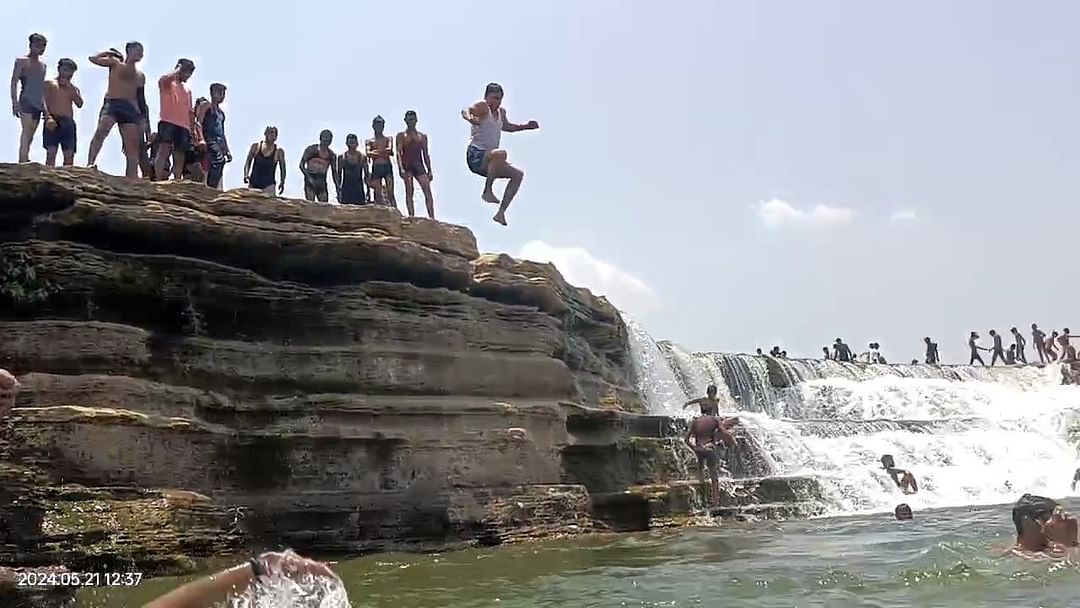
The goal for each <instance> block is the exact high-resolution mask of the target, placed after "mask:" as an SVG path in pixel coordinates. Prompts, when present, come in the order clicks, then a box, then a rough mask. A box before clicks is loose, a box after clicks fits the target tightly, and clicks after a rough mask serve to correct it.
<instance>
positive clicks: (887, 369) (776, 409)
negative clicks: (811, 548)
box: [631, 326, 1080, 514]
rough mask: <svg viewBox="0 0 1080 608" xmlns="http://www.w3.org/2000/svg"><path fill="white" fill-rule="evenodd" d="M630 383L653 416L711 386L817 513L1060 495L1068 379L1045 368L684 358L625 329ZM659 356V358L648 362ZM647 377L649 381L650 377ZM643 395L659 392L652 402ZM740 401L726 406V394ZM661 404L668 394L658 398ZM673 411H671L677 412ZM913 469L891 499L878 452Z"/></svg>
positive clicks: (1075, 398) (1068, 419)
mask: <svg viewBox="0 0 1080 608" xmlns="http://www.w3.org/2000/svg"><path fill="white" fill-rule="evenodd" d="M631 334H633V335H634V336H635V338H634V342H633V343H632V346H633V348H634V349H635V350H637V349H638V348H641V349H643V353H640V354H638V353H636V354H635V357H634V360H635V363H636V362H637V361H639V360H645V361H647V365H645V366H638V367H636V373H637V378H638V384H639V386H640V387H642V389H643V391H642V394H643V397H644V399H645V401H646V403H647V405H648V407H649V408H650V410H651V411H653V412H656V413H664V414H669V415H685V414H684V413H683V412H681V409H680V410H679V411H673V409H672V408H671V407H670V404H672V403H677V402H679V401H680V400H685V399H688V398H691V397H697V396H700V395H703V394H704V388H705V386H706V385H708V384H716V385H717V386H718V387H719V388H720V393H721V396H722V398H725V399H727V400H728V401H727V402H726V403H727V404H728V407H727V409H728V410H733V409H738V410H742V413H741V414H740V418H741V420H742V421H743V425H744V427H745V428H746V429H747V430H748V432H749V435H750V437H751V443H752V444H753V447H754V448H755V449H757V450H759V451H760V452H762V453H761V454H760V457H761V460H762V461H763V462H765V463H766V465H767V468H768V470H769V472H770V473H771V474H774V475H811V476H813V477H815V478H816V479H817V480H818V481H819V482H820V484H821V486H822V488H823V492H824V496H823V498H822V500H824V502H825V504H824V505H823V507H824V509H825V511H826V512H827V513H829V514H847V513H858V512H874V511H884V510H891V509H892V508H893V507H894V506H895V505H896V504H898V503H900V502H907V503H908V504H910V505H911V506H912V507H913V508H915V509H920V508H931V507H948V506H961V505H970V504H994V503H1007V502H1012V501H1014V500H1016V498H1017V497H1018V496H1019V495H1021V494H1023V493H1024V492H1033V493H1040V494H1045V495H1048V496H1055V497H1061V496H1065V495H1068V494H1070V493H1071V490H1070V487H1069V486H1070V482H1071V480H1072V475H1073V471H1074V470H1075V468H1076V466H1077V462H1076V461H1077V454H1076V450H1075V449H1074V448H1073V447H1072V446H1071V445H1070V444H1069V442H1068V441H1067V434H1068V430H1069V428H1070V426H1071V425H1073V424H1074V423H1076V422H1077V421H1078V420H1080V387H1075V386H1062V385H1061V384H1060V378H1061V369H1060V367H1059V366H1057V365H1050V366H1047V367H1045V368H1039V367H1034V366H1025V367H998V368H981V367H978V368H976V367H968V366H940V367H939V366H929V365H870V364H865V363H841V362H837V361H817V360H805V359H772V358H769V357H762V356H755V355H746V354H729V353H717V352H707V353H690V352H687V351H685V350H684V349H682V348H680V347H679V346H678V345H676V344H673V343H670V342H661V343H659V344H657V343H656V342H654V341H653V340H652V338H650V337H649V335H648V334H647V333H646V332H645V331H644V330H642V329H641V328H640V327H638V326H635V327H634V328H633V329H632V331H631ZM657 356H659V357H661V360H657V359H656V357H657ZM654 384H655V385H656V386H653V385H654ZM654 395H659V396H660V400H659V401H654V400H653V399H654ZM736 397H737V398H738V400H737V401H736V400H735V398H736ZM665 399H666V400H665ZM675 409H679V408H675ZM883 454H892V455H893V457H894V458H895V460H896V464H897V466H898V467H900V468H904V469H908V470H910V471H912V473H914V475H915V477H916V478H917V480H918V482H919V492H918V493H917V494H914V495H909V496H906V495H903V494H902V493H901V492H900V491H899V490H898V489H897V488H896V486H895V484H894V483H893V482H892V480H891V479H890V478H889V477H888V476H887V475H886V474H885V471H884V470H882V468H881V465H880V462H879V459H880V458H881V456H882V455H883Z"/></svg>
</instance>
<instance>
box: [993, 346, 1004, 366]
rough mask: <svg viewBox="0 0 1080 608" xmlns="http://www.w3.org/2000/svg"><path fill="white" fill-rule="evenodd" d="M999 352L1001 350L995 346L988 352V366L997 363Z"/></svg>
mask: <svg viewBox="0 0 1080 608" xmlns="http://www.w3.org/2000/svg"><path fill="white" fill-rule="evenodd" d="M1000 352H1001V351H999V350H998V349H996V348H995V349H994V350H993V352H991V353H990V367H994V366H995V365H997V361H998V353H1000ZM1001 358H1002V359H1004V358H1005V357H1004V356H1002V357H1001Z"/></svg>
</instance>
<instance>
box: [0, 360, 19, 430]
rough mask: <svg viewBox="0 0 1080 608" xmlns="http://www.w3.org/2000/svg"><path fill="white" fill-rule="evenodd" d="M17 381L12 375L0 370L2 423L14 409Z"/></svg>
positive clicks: (17, 389) (0, 419)
mask: <svg viewBox="0 0 1080 608" xmlns="http://www.w3.org/2000/svg"><path fill="white" fill-rule="evenodd" d="M19 387H20V385H19V380H18V378H16V377H15V375H14V374H12V373H11V372H9V371H7V370H6V369H2V368H0V422H3V420H4V418H6V417H7V415H8V413H10V412H11V409H12V408H13V407H15V397H16V396H18V394H19Z"/></svg>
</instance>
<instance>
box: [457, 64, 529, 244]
mask: <svg viewBox="0 0 1080 608" xmlns="http://www.w3.org/2000/svg"><path fill="white" fill-rule="evenodd" d="M502 100H503V88H502V85H500V84H498V83H495V82H492V83H490V84H488V85H487V88H486V89H485V90H484V98H483V99H481V100H480V101H478V102H476V103H474V104H473V105H471V106H469V107H468V108H465V109H464V110H462V111H461V117H462V118H464V119H465V120H466V121H467V122H468V123H469V124H470V125H472V127H471V131H470V135H469V145H468V147H467V148H465V164H466V165H468V167H469V171H472V172H473V173H475V174H477V175H479V176H480V177H483V178H485V181H484V192H483V194H481V195H480V198H482V199H483V200H484V201H485V202H488V203H491V204H493V205H498V206H499V210H498V211H497V212H496V213H495V216H494V217H492V218H491V219H492V220H494V221H495V222H496V223H499V224H502V225H503V226H505V225H506V210H507V209H508V208H509V207H510V203H511V202H512V201H513V200H514V196H515V195H517V192H518V189H519V188H521V182H522V180H524V179H525V172H524V171H522V170H521V169H519V168H517V167H515V166H513V165H511V164H510V162H509V161H508V160H507V155H506V150H503V149H501V148H500V147H499V144H500V142H501V140H502V133H503V131H505V132H507V133H516V132H518V131H532V130H535V129H539V128H540V125H539V124H537V122H536V121H535V120H530V121H529V122H527V123H525V124H515V123H512V122H510V120H509V119H508V118H507V117H506V108H503V107H502ZM496 179H508V180H510V182H509V183H508V184H507V185H506V190H505V191H503V198H502V201H501V202H500V201H499V198H498V197H497V196H495V193H494V192H493V191H492V187H493V186H494V185H495V180H496Z"/></svg>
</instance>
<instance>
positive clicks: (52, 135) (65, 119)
mask: <svg viewBox="0 0 1080 608" xmlns="http://www.w3.org/2000/svg"><path fill="white" fill-rule="evenodd" d="M53 120H55V121H56V128H55V129H50V128H48V127H46V128H45V129H44V130H43V131H42V132H41V143H42V144H43V145H44V146H45V149H46V150H49V149H51V148H60V149H62V150H63V151H64V152H69V153H74V152H75V144H76V129H75V120H74V119H72V118H71V117H70V116H54V117H53Z"/></svg>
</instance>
